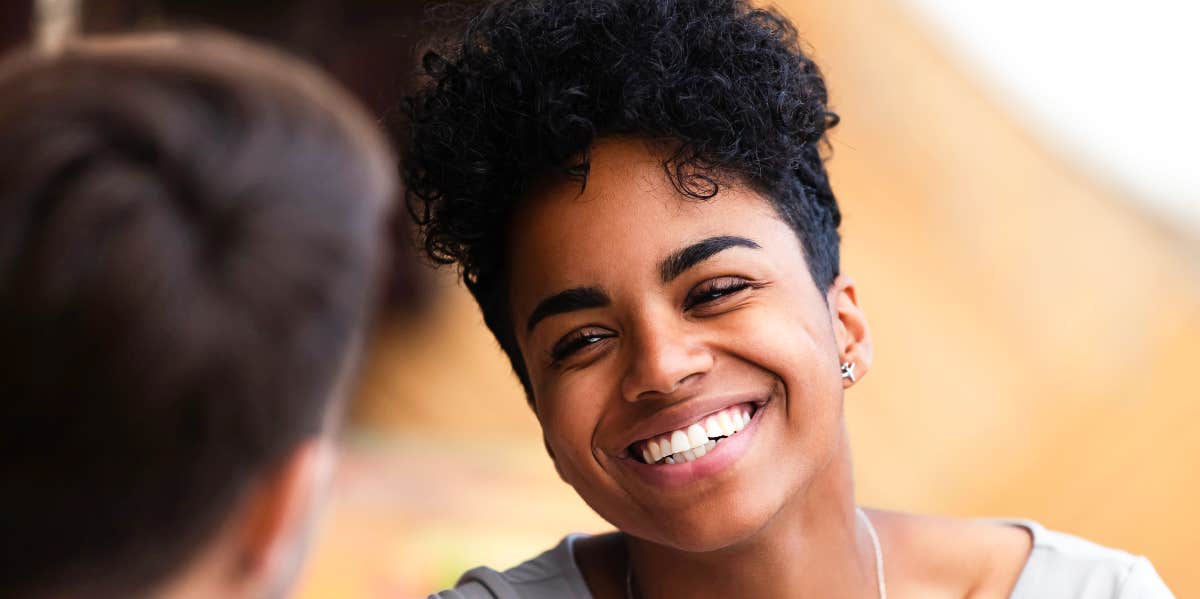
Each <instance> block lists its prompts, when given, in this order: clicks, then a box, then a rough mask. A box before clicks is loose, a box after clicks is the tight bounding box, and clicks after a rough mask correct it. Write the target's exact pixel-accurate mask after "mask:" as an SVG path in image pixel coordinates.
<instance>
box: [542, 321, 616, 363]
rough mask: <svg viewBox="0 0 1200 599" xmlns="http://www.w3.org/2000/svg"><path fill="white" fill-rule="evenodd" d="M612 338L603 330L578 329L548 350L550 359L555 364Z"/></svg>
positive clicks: (611, 334)
mask: <svg viewBox="0 0 1200 599" xmlns="http://www.w3.org/2000/svg"><path fill="white" fill-rule="evenodd" d="M612 336H614V335H613V333H612V332H611V331H607V330H604V329H579V330H577V331H573V332H571V333H569V334H567V336H566V337H563V338H562V339H560V340H559V341H558V343H555V344H554V347H553V348H551V349H550V358H551V359H552V360H554V361H555V362H556V363H557V362H561V361H563V360H565V359H567V358H569V357H571V356H572V355H574V354H575V353H576V352H578V351H580V350H582V349H584V348H585V347H588V346H589V345H593V344H596V343H599V342H601V341H603V340H605V339H608V338H609V337H612Z"/></svg>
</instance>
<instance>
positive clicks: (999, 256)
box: [303, 0, 1200, 598]
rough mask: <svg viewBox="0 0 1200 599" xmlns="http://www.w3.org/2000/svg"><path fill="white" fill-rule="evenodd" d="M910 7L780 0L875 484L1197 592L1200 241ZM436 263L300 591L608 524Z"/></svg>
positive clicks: (394, 346) (862, 468)
mask: <svg viewBox="0 0 1200 599" xmlns="http://www.w3.org/2000/svg"><path fill="white" fill-rule="evenodd" d="M893 4H894V2H893V0H820V1H811V2H799V1H791V2H784V3H783V4H782V5H783V6H784V8H785V11H786V12H787V13H788V14H789V15H791V16H792V17H793V18H794V19H795V20H796V21H797V23H798V24H799V26H800V29H801V31H802V33H803V35H804V36H805V38H806V39H807V40H808V42H809V43H810V45H811V46H812V48H814V50H815V55H816V57H817V59H818V62H819V63H820V64H821V65H823V68H824V71H825V73H826V75H827V78H828V80H829V82H830V86H831V89H832V94H833V104H834V106H835V108H836V110H837V111H838V112H839V113H840V114H841V116H842V118H843V123H842V125H841V126H839V127H838V128H837V129H836V130H835V131H834V133H833V134H832V140H833V150H834V153H833V158H832V160H831V162H830V163H829V166H830V168H831V170H832V173H833V178H834V185H835V189H836V191H837V192H838V196H839V198H840V200H841V202H842V206H843V210H844V213H845V215H846V218H845V222H844V227H843V236H844V246H843V247H844V270H845V271H846V272H848V273H851V274H852V275H853V276H854V277H855V278H856V279H857V281H858V284H859V291H860V295H859V297H860V299H861V301H862V303H863V304H864V305H865V307H866V310H867V312H868V314H869V316H870V317H871V322H872V325H873V335H874V338H875V344H876V364H875V367H874V369H873V371H872V372H871V373H870V375H869V376H868V377H867V378H866V379H865V380H864V381H863V382H862V383H861V384H860V385H858V386H856V387H855V388H854V389H853V390H852V391H851V392H850V395H849V408H848V419H849V422H850V428H851V434H852V435H853V439H854V446H855V450H856V463H857V473H858V485H859V492H860V495H861V498H862V500H863V502H864V503H866V504H868V505H876V506H881V507H892V508H900V509H910V510H916V511H927V512H939V513H949V514H958V515H962V516H1022V517H1028V518H1033V519H1037V520H1040V521H1042V522H1043V523H1045V524H1047V525H1048V526H1051V527H1053V528H1058V529H1062V530H1066V531H1069V532H1074V533H1077V534H1081V535H1084V536H1087V537H1089V538H1092V539H1094V540H1097V541H1100V542H1103V543H1106V544H1110V545H1115V546H1118V547H1122V548H1126V549H1128V550H1130V551H1134V552H1137V553H1142V554H1145V555H1148V556H1149V557H1150V558H1151V560H1152V561H1153V562H1154V563H1155V565H1156V566H1157V568H1158V570H1159V572H1160V573H1161V574H1162V575H1163V577H1164V578H1165V579H1166V581H1167V582H1168V584H1169V585H1170V586H1172V588H1173V589H1174V590H1175V592H1176V594H1177V595H1178V596H1180V597H1188V596H1200V572H1198V571H1197V570H1196V569H1195V568H1193V567H1191V564H1190V562H1191V561H1192V559H1193V557H1194V553H1195V552H1194V550H1195V549H1196V548H1198V547H1200V542H1198V541H1197V539H1200V524H1197V521H1196V519H1195V518H1194V517H1193V515H1192V514H1191V508H1192V506H1193V505H1196V504H1198V503H1200V458H1198V457H1197V456H1200V436H1196V435H1194V434H1192V432H1193V431H1192V428H1193V423H1195V422H1197V421H1200V392H1197V391H1196V390H1195V388H1194V381H1195V376H1194V374H1193V373H1194V372H1195V371H1196V370H1197V369H1200V264H1198V263H1197V260H1196V258H1197V256H1198V255H1200V248H1198V247H1197V244H1196V243H1195V242H1194V241H1193V242H1188V241H1185V240H1180V239H1178V238H1175V239H1171V238H1169V237H1168V236H1166V235H1164V234H1163V233H1162V232H1161V231H1160V230H1159V229H1158V228H1156V226H1155V225H1154V224H1153V223H1151V222H1149V221H1148V220H1145V219H1143V218H1141V217H1140V216H1139V214H1138V213H1137V212H1136V211H1135V210H1133V209H1132V208H1131V207H1130V204H1129V203H1127V202H1125V201H1124V200H1123V199H1122V198H1120V197H1117V196H1116V195H1115V194H1114V193H1112V192H1111V191H1109V190H1106V189H1103V188H1100V187H1098V186H1097V185H1096V184H1094V183H1093V182H1091V181H1089V179H1088V177H1087V176H1086V175H1085V174H1083V173H1080V172H1078V171H1076V170H1073V169H1072V168H1071V167H1070V166H1069V165H1068V163H1067V162H1066V161H1065V160H1063V159H1062V158H1061V157H1059V156H1054V155H1051V154H1049V153H1047V152H1046V151H1044V150H1043V149H1042V148H1040V147H1039V145H1038V144H1037V143H1036V142H1035V141H1034V138H1033V136H1031V135H1030V132H1029V131H1027V130H1024V129H1023V128H1022V125H1021V123H1020V122H1019V118H1018V117H1015V116H1014V115H1012V114H1008V113H1006V112H1004V111H1003V110H1002V109H1001V107H1000V106H999V105H998V104H997V103H996V102H995V101H994V100H992V99H991V98H989V97H988V96H987V95H986V94H985V93H984V92H983V91H982V88H981V87H980V86H978V85H977V84H976V82H975V81H974V80H972V79H971V78H970V77H969V76H967V75H966V74H965V72H964V69H963V66H962V65H961V64H959V63H957V62H955V61H954V60H953V58H952V57H948V56H946V55H945V53H944V51H943V49H942V48H941V47H940V46H938V45H937V44H936V43H935V41H934V40H933V39H932V37H931V36H930V35H929V34H928V33H926V32H925V31H924V30H923V29H922V28H920V27H918V26H917V24H916V22H915V21H914V20H912V19H911V18H910V17H909V16H908V15H907V14H906V13H904V12H903V11H901V10H900V9H899V8H897V7H896V6H894V5H893ZM1014 43H1019V40H1015V41H1014ZM1189 243H1190V244H1191V245H1189ZM440 282H441V284H442V285H443V286H444V287H445V289H444V291H443V295H442V296H441V298H442V299H441V300H440V302H441V304H440V305H439V307H438V308H437V309H436V310H435V311H433V312H432V313H431V314H429V315H428V317H427V319H426V321H425V322H422V323H418V324H413V323H409V324H397V323H394V324H390V325H386V326H385V327H383V329H382V332H381V335H380V338H379V341H378V343H377V347H376V352H375V353H374V355H373V356H372V361H371V365H370V368H369V369H368V384H367V386H366V389H365V390H364V393H363V397H362V401H361V402H360V404H359V406H358V410H357V413H356V420H357V421H358V422H360V423H362V424H361V425H360V432H359V433H358V434H357V435H356V436H355V442H354V443H353V444H352V445H351V446H350V448H349V449H348V451H347V453H346V462H345V464H346V468H345V469H344V470H343V472H342V474H341V477H342V478H341V486H340V488H339V495H338V497H337V500H336V503H335V509H334V514H333V517H332V520H331V523H330V525H329V527H328V528H327V534H326V535H324V544H323V545H322V546H321V548H320V550H319V551H318V557H317V560H316V563H315V566H314V567H313V569H312V571H311V574H310V577H309V579H308V582H307V583H306V586H305V589H304V593H303V596H304V597H307V598H314V597H350V596H355V597H357V596H370V597H376V596H380V597H382V596H401V597H404V596H419V595H420V594H421V593H423V592H425V591H428V590H429V587H430V586H431V585H436V584H444V583H446V582H448V581H450V580H451V577H452V576H453V574H454V573H455V572H456V571H457V570H458V569H459V568H461V567H463V566H467V565H473V564H476V563H479V562H488V563H490V564H492V565H495V566H506V565H510V564H512V563H514V562H515V561H517V560H518V559H519V558H521V557H523V556H528V555H531V554H532V553H534V552H535V550H537V549H540V548H543V547H546V546H549V545H550V544H552V543H553V542H554V541H555V540H556V539H557V538H558V537H559V536H561V534H562V533H564V532H567V531H568V530H597V529H599V528H601V527H603V523H602V522H599V521H598V519H597V518H596V517H595V516H594V515H591V513H590V512H589V511H588V510H587V508H586V507H585V506H583V505H582V504H581V503H580V502H579V501H578V499H576V498H575V497H574V495H573V494H572V493H571V491H570V489H568V488H567V487H565V486H564V485H562V484H561V483H558V482H557V480H556V479H555V478H554V474H553V471H552V468H551V466H550V464H549V461H548V460H547V459H546V458H545V457H544V456H543V455H542V452H541V448H540V440H539V438H538V431H537V427H536V423H535V422H534V420H533V418H532V416H531V415H530V414H529V412H528V410H527V408H526V407H525V405H524V402H523V399H522V397H521V394H520V391H519V389H518V387H517V385H516V383H515V381H514V380H513V379H512V377H511V376H510V375H509V373H508V367H507V364H506V363H505V362H504V361H503V358H502V356H501V355H500V353H499V352H498V350H496V348H495V345H494V343H493V342H492V341H491V340H490V338H488V337H487V335H486V332H485V331H484V329H483V326H482V323H481V321H480V317H479V316H478V313H477V312H476V311H475V310H474V307H473V306H472V305H471V303H470V301H469V298H467V297H466V296H465V294H464V293H463V292H462V291H461V290H459V289H457V288H455V287H453V283H452V281H450V280H448V279H445V278H444V279H442V280H441V281H440ZM363 430H367V431H372V432H370V433H369V434H366V433H363V432H361V431H363Z"/></svg>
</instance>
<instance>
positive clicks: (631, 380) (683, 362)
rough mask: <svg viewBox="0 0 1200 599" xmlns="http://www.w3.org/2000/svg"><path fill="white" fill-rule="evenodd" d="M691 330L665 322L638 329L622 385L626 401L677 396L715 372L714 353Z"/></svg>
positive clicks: (682, 325) (676, 323) (678, 323)
mask: <svg viewBox="0 0 1200 599" xmlns="http://www.w3.org/2000/svg"><path fill="white" fill-rule="evenodd" d="M688 329H689V327H688V324H687V323H684V322H675V323H672V322H664V321H662V320H659V321H658V322H650V323H645V324H643V325H642V326H639V327H637V330H636V331H635V332H634V334H633V339H632V343H631V344H629V345H628V346H627V347H628V348H629V350H628V351H629V352H630V354H629V356H628V357H627V358H626V359H627V362H626V364H627V366H626V369H625V374H624V377H623V380H622V382H621V391H622V395H623V396H624V398H625V399H626V401H640V400H643V399H649V398H652V397H656V396H663V395H671V394H674V393H677V392H679V391H680V390H681V389H682V388H684V387H687V386H689V385H690V384H692V383H694V382H698V380H699V379H700V378H703V376H704V374H705V373H707V372H708V371H709V370H711V369H712V365H713V355H712V353H711V352H710V351H709V349H708V347H707V346H706V345H705V344H704V343H703V340H702V339H701V338H700V337H699V336H698V335H696V334H695V333H694V332H692V331H689V330H688Z"/></svg>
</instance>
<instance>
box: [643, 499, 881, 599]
mask: <svg viewBox="0 0 1200 599" xmlns="http://www.w3.org/2000/svg"><path fill="white" fill-rule="evenodd" d="M854 511H855V512H857V513H858V517H859V519H860V520H862V521H863V524H865V525H866V526H867V534H868V535H870V536H871V546H872V547H873V548H874V549H875V580H876V582H878V583H879V599H887V584H886V583H885V582H884V580H883V549H881V548H880V546H879V535H878V534H876V533H875V526H874V525H873V524H871V519H870V518H868V517H867V513H866V512H864V511H863V509H862V508H860V507H856V508H854ZM625 599H635V598H634V594H633V562H632V561H631V560H629V559H628V558H627V559H626V560H625Z"/></svg>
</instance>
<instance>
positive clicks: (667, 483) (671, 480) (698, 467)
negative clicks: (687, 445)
mask: <svg viewBox="0 0 1200 599" xmlns="http://www.w3.org/2000/svg"><path fill="white" fill-rule="evenodd" d="M769 405H770V402H767V403H766V404H763V405H760V406H758V409H757V410H755V412H754V416H753V417H752V418H751V419H750V423H749V424H747V425H746V427H745V428H743V429H742V430H740V431H738V432H736V433H734V434H733V435H732V436H729V437H725V439H723V440H722V441H720V442H719V443H717V445H716V447H713V448H712V451H710V452H708V453H706V454H704V456H702V457H701V458H700V459H697V460H693V461H691V462H685V463H682V464H643V463H642V462H639V461H637V460H635V459H633V458H627V459H625V460H623V463H624V464H625V465H626V466H627V467H628V468H629V469H630V470H632V471H633V473H634V474H635V475H637V476H638V478H641V479H642V480H644V481H645V482H647V483H649V484H651V485H654V486H658V487H668V488H672V487H682V486H685V485H687V484H689V483H691V482H693V481H696V480H699V479H701V478H705V477H708V476H712V475H713V474H716V473H718V472H720V471H722V470H724V469H725V468H727V467H728V466H729V465H730V464H732V463H734V462H736V461H737V460H738V459H739V458H741V457H742V455H743V454H745V453H746V449H747V448H748V447H749V446H750V438H751V437H753V436H754V434H755V433H756V432H757V431H758V423H759V421H761V420H762V415H763V413H765V412H766V410H767V406H769Z"/></svg>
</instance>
